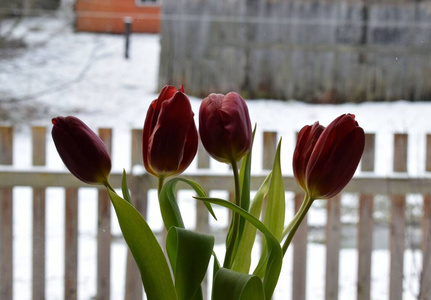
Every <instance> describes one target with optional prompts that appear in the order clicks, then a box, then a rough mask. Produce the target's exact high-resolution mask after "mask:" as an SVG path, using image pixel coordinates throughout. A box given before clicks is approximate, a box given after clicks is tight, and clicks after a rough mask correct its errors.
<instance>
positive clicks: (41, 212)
mask: <svg viewBox="0 0 431 300" xmlns="http://www.w3.org/2000/svg"><path fill="white" fill-rule="evenodd" d="M32 145H33V147H32V157H33V165H34V166H44V165H45V162H46V128H45V127H33V128H32ZM45 222H46V217H45V188H33V236H32V240H33V259H32V273H33V276H32V278H33V284H32V295H33V300H39V299H40V300H43V299H45V260H46V257H45Z"/></svg>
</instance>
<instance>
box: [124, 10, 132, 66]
mask: <svg viewBox="0 0 431 300" xmlns="http://www.w3.org/2000/svg"><path fill="white" fill-rule="evenodd" d="M123 22H124V37H125V41H126V43H125V45H124V58H125V59H129V46H130V33H131V32H132V22H133V19H132V18H131V17H124V19H123Z"/></svg>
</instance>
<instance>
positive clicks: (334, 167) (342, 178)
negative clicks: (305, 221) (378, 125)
mask: <svg viewBox="0 0 431 300" xmlns="http://www.w3.org/2000/svg"><path fill="white" fill-rule="evenodd" d="M364 145H365V135H364V131H363V129H362V128H361V127H356V128H354V129H353V130H352V131H351V132H350V133H348V134H347V135H346V136H345V137H344V138H343V139H342V140H341V141H339V143H336V144H335V145H334V146H333V151H332V152H331V153H330V155H329V156H328V157H326V158H325V159H318V158H316V161H315V163H314V164H312V165H311V166H310V168H307V175H306V176H307V188H308V191H309V194H310V196H316V197H319V198H325V199H327V198H332V197H333V196H335V195H337V194H338V193H339V192H340V191H341V190H342V189H343V188H344V187H345V186H346V185H347V184H348V183H349V181H350V180H351V179H352V177H353V175H354V173H355V171H356V168H357V166H358V164H359V161H360V159H361V156H362V153H363V151H364ZM313 155H314V153H313ZM310 164H311V162H310Z"/></svg>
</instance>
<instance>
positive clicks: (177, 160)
mask: <svg viewBox="0 0 431 300" xmlns="http://www.w3.org/2000/svg"><path fill="white" fill-rule="evenodd" d="M52 123H53V125H54V126H53V129H52V137H53V140H54V143H55V145H56V147H57V150H58V153H59V154H60V156H61V158H62V160H63V162H64V164H65V165H66V167H67V168H68V169H69V171H70V172H71V173H72V174H74V175H75V176H76V177H77V178H78V179H80V180H82V181H83V182H86V183H88V184H95V185H103V186H104V187H106V189H107V191H108V194H109V196H110V199H111V201H112V204H113V207H114V209H115V211H116V214H117V217H118V221H119V224H120V227H121V230H122V233H123V236H124V238H125V240H126V242H127V244H128V246H129V248H130V250H131V253H132V254H133V257H134V259H135V261H136V263H137V266H138V268H139V270H140V273H141V278H142V283H143V285H144V289H145V292H146V294H147V297H148V299H155V300H160V299H167V300H174V299H178V300H180V299H181V300H182V299H184V300H190V299H193V300H194V299H196V300H198V299H203V294H202V289H201V283H202V281H203V279H204V277H205V275H206V273H207V271H208V267H209V264H210V261H211V257H213V260H212V261H213V268H212V269H213V282H212V299H214V300H219V299H220V300H225V299H232V300H236V299H247V300H250V299H258V300H260V299H267V300H269V299H271V297H272V295H273V292H274V289H275V287H276V285H277V281H278V278H279V274H280V271H281V267H282V261H283V256H284V254H285V253H286V251H287V249H288V247H289V245H290V243H291V241H292V238H293V236H294V234H295V232H296V230H297V228H298V227H299V225H300V223H301V222H302V220H303V218H304V216H305V215H306V214H307V211H308V210H309V208H310V206H311V205H312V203H313V201H314V200H315V199H329V198H331V197H333V196H335V195H336V194H338V193H339V192H340V191H341V190H342V189H343V188H344V187H345V186H346V185H347V183H348V182H349V181H350V179H351V178H352V176H353V174H354V173H355V170H356V168H357V166H358V164H359V161H360V158H361V156H362V153H363V150H364V140H365V138H364V131H363V129H362V128H361V127H359V126H358V123H357V122H356V121H355V116H354V115H351V114H345V115H342V116H339V117H338V118H336V119H335V120H334V121H333V122H332V123H331V124H330V125H329V126H328V127H326V128H325V127H323V126H322V125H320V124H319V123H318V122H316V123H315V124H313V125H311V126H308V125H307V126H305V127H304V128H302V130H301V131H300V132H299V134H298V139H297V144H296V148H295V152H294V156H293V171H294V176H295V178H296V181H297V182H298V184H299V185H300V186H301V187H302V188H303V189H304V194H305V198H304V201H303V203H302V206H301V208H300V209H299V211H298V212H297V214H296V215H295V216H294V217H293V219H292V220H291V222H290V223H289V224H284V220H285V198H284V197H285V189H284V186H283V180H282V173H281V165H280V144H281V143H279V145H278V148H277V152H276V155H275V160H274V165H273V169H272V171H271V172H270V173H269V175H268V176H267V177H266V179H265V180H264V182H262V185H261V187H260V188H259V190H258V191H257V192H256V194H255V196H254V198H253V199H251V197H250V170H251V149H252V143H253V136H254V131H252V127H251V122H250V117H249V113H248V108H247V105H246V103H245V101H244V100H243V99H242V98H241V96H240V95H239V94H238V93H235V92H230V93H228V94H227V95H223V94H210V95H209V96H208V97H206V98H205V99H204V100H203V101H202V103H201V106H200V111H199V136H200V139H201V141H202V144H203V146H204V147H205V149H206V150H207V152H208V153H209V155H210V156H211V157H213V158H214V159H216V160H217V161H220V162H223V163H227V164H229V165H230V166H231V169H232V173H233V181H234V186H235V196H234V201H233V203H231V202H229V201H227V200H223V199H217V198H210V197H208V196H207V194H206V193H205V191H204V189H203V188H202V187H201V186H200V185H199V184H198V183H197V182H194V181H191V180H188V179H185V178H182V177H178V176H175V175H179V174H181V173H182V172H183V171H184V170H185V169H186V168H187V167H188V166H189V164H190V163H191V162H192V160H193V159H194V157H195V155H196V152H197V147H198V138H199V137H198V131H197V129H196V126H195V122H194V114H193V111H192V108H191V105H190V102H189V99H188V98H187V96H186V94H185V93H184V89H183V88H182V87H180V89H179V90H177V89H176V88H175V87H173V86H166V87H165V88H163V90H162V91H161V93H160V95H159V97H158V98H157V99H156V100H154V101H153V102H152V103H151V105H150V107H149V108H148V112H147V116H146V119H145V124H144V128H143V135H142V137H143V144H142V146H143V147H142V152H143V153H142V154H143V161H144V165H145V168H146V170H147V171H148V173H150V174H152V175H153V176H155V177H157V178H158V183H159V184H158V197H159V204H160V211H161V215H162V217H163V222H164V225H165V227H166V230H167V236H166V245H164V247H162V246H161V245H160V244H159V242H158V241H157V239H156V237H155V235H154V233H153V232H152V230H151V229H150V227H149V226H148V224H147V222H146V221H145V219H144V218H143V217H142V216H141V214H140V213H139V212H138V211H137V210H136V209H135V208H134V206H133V202H132V200H131V196H130V194H129V189H128V187H127V180H126V174H125V172H123V179H122V189H121V191H122V193H121V194H122V195H118V194H117V193H116V191H115V190H114V188H113V187H112V186H111V185H110V183H109V174H110V171H111V160H110V157H109V155H108V152H107V149H106V147H105V145H104V144H103V142H102V141H101V140H100V139H99V137H98V136H97V135H96V134H95V133H94V132H93V131H92V130H91V129H90V128H89V127H88V126H87V125H85V124H84V123H83V122H82V121H81V120H79V119H77V118H76V117H71V116H70V117H57V118H54V119H53V120H52ZM240 161H241V166H240V168H239V167H238V164H239V162H240ZM173 176H175V177H173ZM170 177H172V178H170ZM169 178H170V179H169ZM167 179H169V180H167ZM179 182H183V183H185V184H187V185H189V186H190V187H191V188H193V189H194V190H195V191H196V194H197V196H196V197H194V198H195V199H196V201H203V203H204V204H205V206H206V207H207V209H208V211H209V213H210V214H211V215H212V216H213V217H214V218H215V217H216V216H215V215H214V212H213V210H212V205H219V206H223V207H226V208H228V209H230V210H231V211H232V219H231V223H230V227H229V230H228V233H227V237H226V252H225V255H224V260H223V263H222V264H221V263H220V262H219V259H218V258H217V256H216V254H215V253H214V251H213V248H214V236H212V235H208V234H202V233H198V232H195V231H191V230H187V229H186V228H185V226H184V222H183V219H182V215H181V212H180V210H179V207H178V205H177V202H176V198H175V191H176V186H177V184H178V183H179ZM264 199H266V201H267V205H266V209H265V213H264V214H263V213H262V204H263V201H264ZM261 215H262V216H261ZM257 230H259V231H260V232H261V233H262V236H263V240H262V251H261V256H260V259H259V261H258V262H257V265H256V266H255V267H254V268H253V270H251V251H252V248H253V245H254V244H255V238H256V233H257ZM163 248H164V249H163ZM164 251H166V254H167V255H165V252H164Z"/></svg>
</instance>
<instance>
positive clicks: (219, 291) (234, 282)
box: [212, 268, 265, 300]
mask: <svg viewBox="0 0 431 300" xmlns="http://www.w3.org/2000/svg"><path fill="white" fill-rule="evenodd" d="M264 299H265V294H264V291H263V286H262V281H261V280H260V278H259V277H257V276H254V275H249V274H243V273H238V272H235V271H232V270H229V269H225V268H220V269H219V271H218V272H217V274H216V277H215V279H214V286H213V292H212V300H264Z"/></svg>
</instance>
